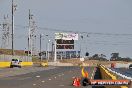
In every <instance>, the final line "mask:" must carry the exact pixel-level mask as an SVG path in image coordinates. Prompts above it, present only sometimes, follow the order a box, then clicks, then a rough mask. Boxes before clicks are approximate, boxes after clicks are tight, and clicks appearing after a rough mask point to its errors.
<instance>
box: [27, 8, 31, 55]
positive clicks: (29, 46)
mask: <svg viewBox="0 0 132 88" xmlns="http://www.w3.org/2000/svg"><path fill="white" fill-rule="evenodd" d="M30 19H31V14H30V9H29V22H28V24H29V28H28V57H29V54H30V52H31V51H30V49H31V44H30V40H31V34H30Z"/></svg>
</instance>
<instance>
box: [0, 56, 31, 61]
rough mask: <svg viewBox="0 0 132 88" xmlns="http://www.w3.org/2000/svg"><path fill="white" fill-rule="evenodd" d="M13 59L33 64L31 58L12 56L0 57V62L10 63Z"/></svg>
mask: <svg viewBox="0 0 132 88" xmlns="http://www.w3.org/2000/svg"><path fill="white" fill-rule="evenodd" d="M12 59H19V60H21V61H22V62H32V57H31V56H16V55H15V56H12V55H0V61H1V62H2V61H4V62H9V61H11V60H12Z"/></svg>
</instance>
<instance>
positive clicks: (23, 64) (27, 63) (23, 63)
mask: <svg viewBox="0 0 132 88" xmlns="http://www.w3.org/2000/svg"><path fill="white" fill-rule="evenodd" d="M32 65H33V62H21V66H32Z"/></svg>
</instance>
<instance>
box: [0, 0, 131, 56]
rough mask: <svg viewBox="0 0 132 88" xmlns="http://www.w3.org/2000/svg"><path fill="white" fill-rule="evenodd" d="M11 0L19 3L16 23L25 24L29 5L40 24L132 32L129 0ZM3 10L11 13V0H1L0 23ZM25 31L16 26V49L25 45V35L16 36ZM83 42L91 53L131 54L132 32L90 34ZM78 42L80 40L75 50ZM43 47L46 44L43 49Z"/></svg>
mask: <svg viewBox="0 0 132 88" xmlns="http://www.w3.org/2000/svg"><path fill="white" fill-rule="evenodd" d="M14 2H15V3H16V4H17V6H18V7H17V11H16V12H15V24H16V25H28V10H29V9H31V12H32V14H34V18H35V21H36V23H37V26H39V27H44V28H52V29H59V30H72V31H85V32H93V33H112V34H132V0H14ZM4 14H11V0H0V23H2V22H3V15H4ZM0 32H1V33H2V31H0ZM27 32H28V29H26V28H16V31H15V36H16V38H15V42H16V43H15V48H16V49H24V48H26V47H27V41H25V37H21V38H18V37H17V36H19V37H20V35H21V36H22V35H24V36H26V35H27V34H28V33H27ZM37 33H38V34H39V33H43V34H49V35H51V36H52V35H53V32H49V31H45V30H39V29H38V32H37ZM86 40H87V41H86ZM82 42H83V43H82V44H83V45H82V47H83V50H84V51H88V52H90V53H91V54H94V53H104V54H106V55H107V56H110V54H111V53H112V52H119V53H120V55H121V56H123V57H127V56H128V57H132V35H131V36H124V35H123V36H115V35H113V36H111V35H101V34H100V35H96V34H91V35H89V37H88V38H84V41H82ZM0 43H1V42H0ZM78 46H79V43H77V46H76V50H77V49H78V48H77V47H78ZM45 47H46V45H44V46H43V49H45ZM86 48H87V50H86Z"/></svg>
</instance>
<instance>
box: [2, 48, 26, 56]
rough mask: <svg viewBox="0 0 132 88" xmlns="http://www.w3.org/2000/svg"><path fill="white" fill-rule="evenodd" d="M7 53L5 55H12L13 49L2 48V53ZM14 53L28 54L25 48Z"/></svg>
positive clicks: (19, 54)
mask: <svg viewBox="0 0 132 88" xmlns="http://www.w3.org/2000/svg"><path fill="white" fill-rule="evenodd" d="M2 54H5V55H12V50H11V49H0V55H2ZM14 54H15V55H18V56H21V55H24V56H26V55H27V54H25V51H24V50H14Z"/></svg>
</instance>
